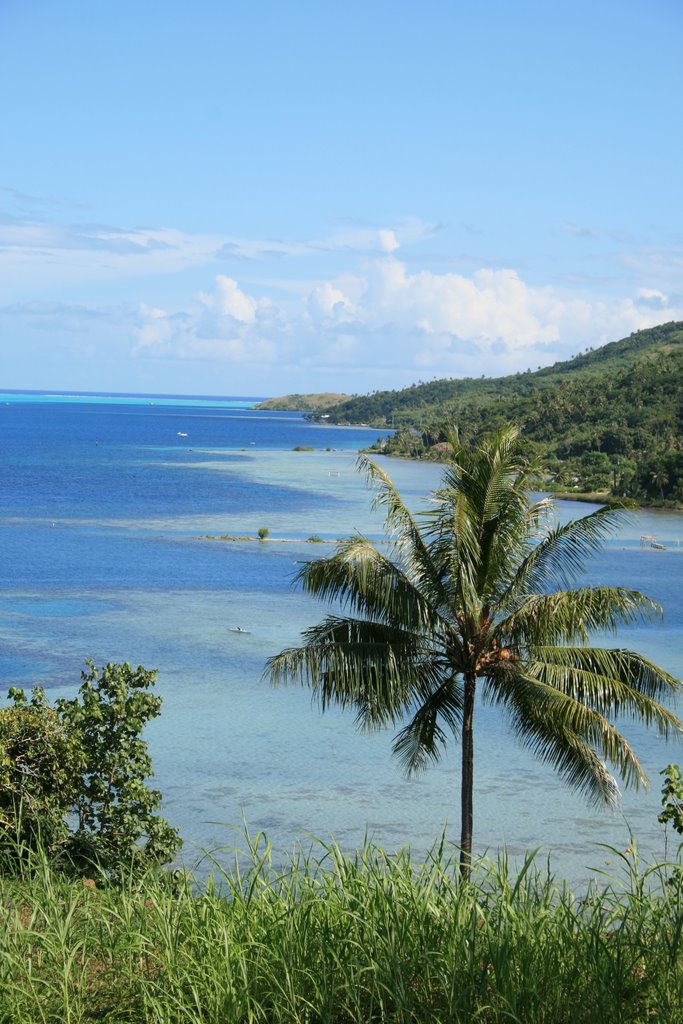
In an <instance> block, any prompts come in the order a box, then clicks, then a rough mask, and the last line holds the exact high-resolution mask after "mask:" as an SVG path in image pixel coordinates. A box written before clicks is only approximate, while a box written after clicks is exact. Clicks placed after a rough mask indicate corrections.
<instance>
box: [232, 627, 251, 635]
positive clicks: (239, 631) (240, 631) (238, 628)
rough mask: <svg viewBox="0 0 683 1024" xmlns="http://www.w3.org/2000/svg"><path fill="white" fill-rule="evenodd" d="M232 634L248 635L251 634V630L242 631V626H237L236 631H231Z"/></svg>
mask: <svg viewBox="0 0 683 1024" xmlns="http://www.w3.org/2000/svg"><path fill="white" fill-rule="evenodd" d="M230 632H231V633H247V634H250V633H251V630H250V629H242V627H241V626H235V627H234V629H231V630H230Z"/></svg>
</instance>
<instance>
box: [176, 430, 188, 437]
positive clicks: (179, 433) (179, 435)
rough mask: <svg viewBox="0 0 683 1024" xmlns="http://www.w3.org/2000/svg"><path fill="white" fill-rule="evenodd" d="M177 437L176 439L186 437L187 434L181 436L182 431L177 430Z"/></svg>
mask: <svg viewBox="0 0 683 1024" xmlns="http://www.w3.org/2000/svg"><path fill="white" fill-rule="evenodd" d="M177 436H178V437H187V434H183V432H182V430H179V431H178V434H177Z"/></svg>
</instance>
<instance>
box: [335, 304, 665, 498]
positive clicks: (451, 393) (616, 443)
mask: <svg viewBox="0 0 683 1024" xmlns="http://www.w3.org/2000/svg"><path fill="white" fill-rule="evenodd" d="M321 412H322V413H324V414H325V415H326V416H327V417H328V418H329V420H330V421H332V422H347V423H358V422H364V423H370V424H373V425H377V426H378V427H379V428H380V429H386V428H394V429H395V430H396V431H397V433H396V435H395V436H394V437H389V438H388V439H387V440H383V441H382V442H381V443H380V445H379V446H378V450H381V451H384V452H386V453H388V454H391V453H397V454H406V455H412V456H413V457H435V458H439V457H441V456H442V455H443V452H442V450H441V449H440V447H439V446H440V444H441V443H442V442H443V440H444V435H443V431H442V425H443V424H444V423H454V424H456V425H457V427H458V430H459V432H460V436H461V437H462V438H463V439H465V440H474V441H479V440H481V439H482V438H483V437H485V436H486V435H487V434H489V433H490V432H491V431H494V430H498V429H500V428H501V427H502V426H503V425H504V424H506V423H518V424H520V426H521V429H522V434H523V436H524V437H525V438H526V439H527V440H528V441H529V442H530V443H531V444H532V445H533V447H534V449H535V451H536V452H537V453H538V455H539V456H540V457H541V460H542V463H541V465H542V469H543V470H544V471H545V476H546V478H547V479H548V480H549V481H551V482H552V481H553V480H554V481H556V482H557V483H558V484H560V485H561V486H565V487H568V486H575V485H578V486H579V487H580V488H581V489H583V490H599V491H610V492H612V493H614V494H615V495H617V496H620V497H621V496H628V497H632V498H635V499H637V500H640V501H648V502H662V501H675V502H679V503H680V502H683V450H682V448H681V444H682V442H681V438H682V437H683V324H681V323H670V324H663V325H662V326H660V327H654V328H651V329H649V330H644V331H639V332H637V333H636V334H633V335H632V336H631V337H630V338H625V339H623V340H622V341H618V342H613V343H611V344H610V345H605V346H604V347H602V348H598V349H596V350H594V351H589V352H586V353H584V354H582V355H580V356H576V357H574V358H573V359H571V360H569V361H568V362H564V363H557V364H556V365H555V366H551V367H547V368H545V369H543V370H538V371H536V372H534V373H532V372H531V371H527V372H526V373H518V374H514V375H511V376H508V377H500V378H480V379H476V380H475V379H463V380H436V381H431V382H429V383H424V384H416V385H413V386H412V387H410V388H406V389H404V390H402V391H391V392H389V391H381V392H376V393H375V394H372V395H366V396H359V397H356V398H354V399H352V400H350V401H348V402H345V403H341V404H337V405H335V406H333V407H330V408H327V409H323V410H321Z"/></svg>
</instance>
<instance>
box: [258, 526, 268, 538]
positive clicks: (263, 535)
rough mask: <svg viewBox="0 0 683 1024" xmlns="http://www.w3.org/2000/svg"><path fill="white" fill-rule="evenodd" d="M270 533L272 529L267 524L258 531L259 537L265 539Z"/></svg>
mask: <svg viewBox="0 0 683 1024" xmlns="http://www.w3.org/2000/svg"><path fill="white" fill-rule="evenodd" d="M269 533H270V530H269V529H268V527H267V526H260V527H259V531H258V539H259V540H265V539H266V537H267V536H268V534H269Z"/></svg>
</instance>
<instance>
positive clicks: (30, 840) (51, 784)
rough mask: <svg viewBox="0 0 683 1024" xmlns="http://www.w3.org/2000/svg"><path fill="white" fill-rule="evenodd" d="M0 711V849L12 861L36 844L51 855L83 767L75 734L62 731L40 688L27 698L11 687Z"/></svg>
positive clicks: (60, 843)
mask: <svg viewBox="0 0 683 1024" xmlns="http://www.w3.org/2000/svg"><path fill="white" fill-rule="evenodd" d="M9 696H10V699H13V700H14V704H13V705H11V706H10V707H7V708H3V709H2V710H0V848H1V849H2V853H3V857H4V859H5V860H7V859H9V860H16V859H17V858H22V857H23V856H24V854H26V853H28V852H29V851H31V850H33V849H35V848H36V846H37V845H38V844H39V843H40V844H42V846H43V848H44V849H45V850H46V852H47V853H48V854H49V855H50V856H55V855H56V854H57V853H58V852H59V850H60V849H62V848H63V847H64V844H65V843H66V841H67V839H68V835H69V832H68V828H67V825H66V822H65V819H64V815H65V811H66V809H67V808H68V807H70V806H71V804H72V803H73V802H74V800H75V799H76V794H77V790H78V779H79V777H80V775H81V774H82V771H83V764H84V759H83V753H82V749H81V745H80V742H79V740H78V737H76V736H75V735H74V734H73V733H70V732H68V731H67V729H66V728H65V727H64V723H63V722H62V721H61V719H60V717H59V715H58V714H57V712H56V711H55V709H54V708H51V707H50V706H49V705H48V703H47V701H46V700H45V694H44V692H43V690H42V689H41V688H40V687H36V688H35V690H34V691H33V695H32V697H31V701H30V703H29V702H28V701H27V700H26V697H25V695H24V691H23V690H17V689H14V688H13V689H11V690H10V691H9Z"/></svg>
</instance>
